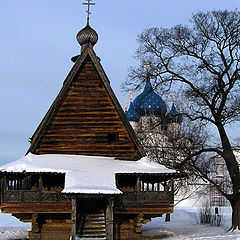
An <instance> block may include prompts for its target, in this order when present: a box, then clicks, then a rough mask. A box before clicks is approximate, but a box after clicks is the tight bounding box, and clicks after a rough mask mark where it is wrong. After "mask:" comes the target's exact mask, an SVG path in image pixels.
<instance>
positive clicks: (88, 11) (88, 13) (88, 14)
mask: <svg viewBox="0 0 240 240" xmlns="http://www.w3.org/2000/svg"><path fill="white" fill-rule="evenodd" d="M86 1H87V2H86V3H82V5H87V6H88V10H87V11H86V13H87V25H89V16H90V14H91V12H90V6H91V5H95V3H91V1H92V0H86Z"/></svg>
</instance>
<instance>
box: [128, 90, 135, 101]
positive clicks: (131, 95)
mask: <svg viewBox="0 0 240 240" xmlns="http://www.w3.org/2000/svg"><path fill="white" fill-rule="evenodd" d="M134 94H135V93H134V92H133V91H132V90H131V91H130V92H129V95H130V101H132V100H133V95H134Z"/></svg>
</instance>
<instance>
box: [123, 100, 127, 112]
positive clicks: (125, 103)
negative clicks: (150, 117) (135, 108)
mask: <svg viewBox="0 0 240 240" xmlns="http://www.w3.org/2000/svg"><path fill="white" fill-rule="evenodd" d="M124 105H125V111H127V108H128V102H127V101H125V102H124Z"/></svg>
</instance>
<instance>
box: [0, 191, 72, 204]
mask: <svg viewBox="0 0 240 240" xmlns="http://www.w3.org/2000/svg"><path fill="white" fill-rule="evenodd" d="M2 201H3V202H6V203H33V202H38V203H46V202H55V203H60V202H68V201H69V200H68V198H66V197H65V196H64V195H62V194H61V193H60V192H44V191H43V192H41V191H33V190H6V191H4V194H3V196H2Z"/></svg>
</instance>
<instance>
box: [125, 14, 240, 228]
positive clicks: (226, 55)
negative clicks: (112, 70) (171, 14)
mask: <svg viewBox="0 0 240 240" xmlns="http://www.w3.org/2000/svg"><path fill="white" fill-rule="evenodd" d="M190 25H191V26H183V25H177V26H175V27H173V28H170V29H166V28H151V29H147V30H144V31H143V33H142V34H140V35H139V36H138V43H139V48H138V49H137V52H136V57H137V58H138V59H139V60H140V65H139V67H136V68H131V69H130V74H129V76H130V77H129V80H128V81H127V82H126V85H127V86H128V88H130V89H133V88H135V89H136V88H138V87H139V85H140V84H141V82H143V81H144V80H145V79H146V75H145V74H144V72H145V70H144V68H143V66H144V64H145V63H146V62H151V66H152V69H151V78H152V79H153V80H154V86H155V87H156V88H157V89H159V88H161V90H166V91H167V90H169V89H171V88H173V89H175V91H176V89H178V92H179V93H181V95H182V96H183V98H184V99H186V101H185V102H187V103H188V107H186V106H185V109H184V112H183V114H184V115H185V119H188V120H189V121H191V122H193V123H195V124H194V125H193V126H194V127H193V129H191V130H192V132H191V131H189V132H188V133H187V134H186V135H189V136H188V140H189V142H191V143H192V144H191V147H190V148H189V147H186V146H183V145H184V144H185V145H186V142H185V141H179V140H178V141H175V142H174V144H175V145H174V147H177V148H179V150H180V149H184V151H183V152H184V154H183V156H184V159H183V158H181V159H180V160H179V162H178V168H179V169H182V168H183V169H184V168H185V169H188V168H191V169H192V170H193V169H194V171H196V172H197V174H199V176H200V177H202V178H205V179H207V180H208V181H209V182H210V183H212V184H214V185H215V186H216V188H217V189H218V190H219V191H220V192H221V193H222V194H223V195H224V196H225V197H226V198H227V199H228V200H229V201H230V203H231V206H232V209H233V214H232V228H231V229H232V230H235V229H236V228H238V229H240V174H239V164H238V162H237V160H236V157H235V155H234V153H233V146H232V144H231V141H230V138H229V136H228V134H227V132H226V126H227V125H228V124H229V123H232V122H236V121H239V120H240V115H239V113H240V94H239V93H240V88H239V87H240V81H239V79H240V77H239V62H240V12H239V11H238V10H235V11H227V10H225V11H212V12H206V13H203V12H199V13H197V14H195V15H193V16H192V19H191V20H190ZM209 125H213V126H215V128H216V129H217V133H218V137H219V141H218V143H217V144H216V145H215V143H216V141H213V140H212V141H210V140H211V136H210V135H209V134H208V133H207V132H206V131H205V132H204V131H202V130H204V129H208V126H209ZM194 128H195V129H194ZM206 133H207V134H206ZM188 146H189V145H188ZM209 153H215V154H218V155H220V156H221V157H222V158H223V159H224V160H225V163H226V165H227V169H228V171H229V175H230V178H231V191H228V192H226V191H224V190H223V189H222V188H221V185H220V184H218V183H216V182H214V181H213V180H212V179H211V177H210V175H209V174H208V173H209V172H208V170H209V168H208V166H207V161H206V156H207V159H208V154H209ZM189 166H190V167H189ZM175 167H176V166H175Z"/></svg>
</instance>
